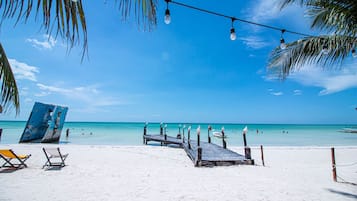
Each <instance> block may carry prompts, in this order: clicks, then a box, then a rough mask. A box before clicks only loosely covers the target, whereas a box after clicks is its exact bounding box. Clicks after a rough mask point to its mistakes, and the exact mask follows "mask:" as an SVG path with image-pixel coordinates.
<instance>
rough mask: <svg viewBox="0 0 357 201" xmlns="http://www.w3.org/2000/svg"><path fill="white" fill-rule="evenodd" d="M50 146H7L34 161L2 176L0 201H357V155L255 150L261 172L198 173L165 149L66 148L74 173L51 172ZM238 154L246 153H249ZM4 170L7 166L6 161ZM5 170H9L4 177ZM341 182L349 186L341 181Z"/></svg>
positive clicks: (346, 150)
mask: <svg viewBox="0 0 357 201" xmlns="http://www.w3.org/2000/svg"><path fill="white" fill-rule="evenodd" d="M43 146H45V147H56V146H58V145H46V144H29V145H26V144H14V145H1V146H0V148H5V149H6V148H11V149H13V150H14V152H15V153H18V154H32V156H31V158H30V159H29V160H28V161H27V162H26V163H27V165H28V168H24V169H21V170H17V171H13V172H8V171H1V173H0V181H1V188H0V200H1V201H15V200H16V201H25V200H26V201H27V200H33V201H35V200H38V201H44V200H51V201H57V200H58V201H59V200H73V201H74V200H76V201H77V200H83V201H84V200H85V201H91V200H93V201H94V200H96V201H97V200H103V201H104V200H173V201H176V200H180V201H181V200H195V201H199V200H205V201H206V200H215V201H216V200H222V201H223V200H251V201H253V200H254V201H256V200H264V201H279V200H282V201H286V200H289V201H302V200H309V201H312V200H321V201H326V200H339V201H342V200H356V199H357V186H356V185H353V184H351V183H354V184H356V183H357V164H353V163H355V162H356V161H357V157H356V156H357V147H336V163H337V164H338V165H339V164H341V165H345V166H341V167H339V166H338V167H337V173H338V175H339V176H340V177H341V178H343V179H345V180H346V181H347V182H350V183H342V182H334V181H333V180H332V172H331V169H332V168H331V151H330V148H329V147H265V148H264V155H265V165H266V166H265V167H263V166H262V165H261V164H262V163H261V159H260V150H259V148H258V147H253V148H252V156H253V158H254V159H255V161H256V165H254V166H249V165H239V166H224V167H222V166H221V167H213V168H208V167H200V168H195V167H194V165H193V163H192V162H191V160H190V159H189V158H188V157H187V155H186V153H185V151H184V150H183V149H178V148H171V147H160V146H106V145H97V146H90V145H62V144H61V145H59V146H60V148H61V151H62V152H63V153H69V156H68V158H67V160H66V164H67V166H66V167H64V168H62V169H60V170H58V169H57V170H44V169H42V165H43V164H44V163H45V162H46V158H45V155H44V153H43V152H42V147H43ZM232 149H233V150H235V151H237V152H239V153H242V148H241V147H234V148H232ZM1 162H2V161H1ZM0 170H1V169H0ZM340 181H341V180H340Z"/></svg>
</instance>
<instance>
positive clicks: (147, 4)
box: [119, 0, 158, 30]
mask: <svg viewBox="0 0 357 201" xmlns="http://www.w3.org/2000/svg"><path fill="white" fill-rule="evenodd" d="M157 4H158V3H157V0H134V2H133V0H120V3H119V10H120V11H121V13H122V16H123V18H124V19H127V18H128V17H129V16H130V14H131V12H134V13H135V17H136V19H137V24H138V25H139V26H142V27H143V28H144V29H145V30H146V29H148V30H151V29H152V28H153V27H155V26H156V24H157V19H156V6H157Z"/></svg>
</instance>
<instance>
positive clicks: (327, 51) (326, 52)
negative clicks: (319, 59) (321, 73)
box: [322, 45, 329, 54]
mask: <svg viewBox="0 0 357 201" xmlns="http://www.w3.org/2000/svg"><path fill="white" fill-rule="evenodd" d="M328 53H329V50H328V47H327V45H324V46H322V54H328Z"/></svg>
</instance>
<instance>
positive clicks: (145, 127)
mask: <svg viewBox="0 0 357 201" xmlns="http://www.w3.org/2000/svg"><path fill="white" fill-rule="evenodd" d="M147 125H148V124H147V123H145V126H144V135H143V144H147V142H146V140H145V135H146V134H147Z"/></svg>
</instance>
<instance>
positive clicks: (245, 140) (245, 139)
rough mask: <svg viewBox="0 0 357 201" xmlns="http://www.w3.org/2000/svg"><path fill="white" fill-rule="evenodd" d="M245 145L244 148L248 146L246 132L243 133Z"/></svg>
mask: <svg viewBox="0 0 357 201" xmlns="http://www.w3.org/2000/svg"><path fill="white" fill-rule="evenodd" d="M243 143H244V147H246V146H247V138H246V137H245V132H243Z"/></svg>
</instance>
